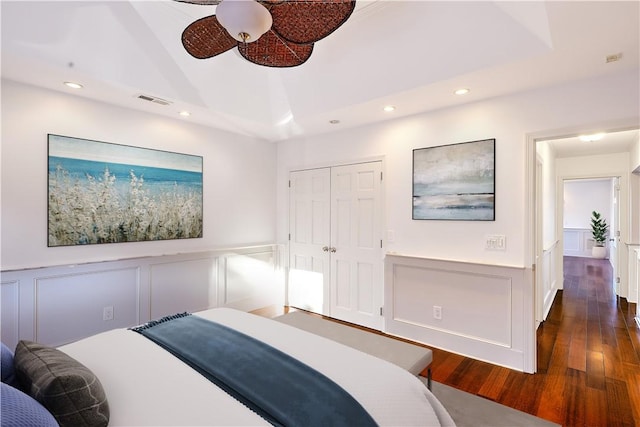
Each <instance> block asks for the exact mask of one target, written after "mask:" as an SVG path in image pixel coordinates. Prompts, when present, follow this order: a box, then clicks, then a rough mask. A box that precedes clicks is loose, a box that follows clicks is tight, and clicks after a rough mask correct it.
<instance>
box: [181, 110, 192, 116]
mask: <svg viewBox="0 0 640 427" xmlns="http://www.w3.org/2000/svg"><path fill="white" fill-rule="evenodd" d="M179 114H180V115H181V116H182V117H189V116H190V115H191V113H190V112H188V111H180V113H179Z"/></svg>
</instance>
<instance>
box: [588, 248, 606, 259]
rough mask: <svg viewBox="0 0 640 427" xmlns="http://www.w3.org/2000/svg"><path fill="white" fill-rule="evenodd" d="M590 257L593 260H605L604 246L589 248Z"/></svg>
mask: <svg viewBox="0 0 640 427" xmlns="http://www.w3.org/2000/svg"><path fill="white" fill-rule="evenodd" d="M591 256H592V257H593V258H600V259H603V258H606V257H607V247H606V246H594V247H593V248H591Z"/></svg>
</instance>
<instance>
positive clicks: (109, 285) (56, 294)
mask: <svg viewBox="0 0 640 427" xmlns="http://www.w3.org/2000/svg"><path fill="white" fill-rule="evenodd" d="M138 286H139V282H138V268H136V267H132V268H125V269H118V270H105V271H97V272H93V273H80V274H76V273H70V274H65V275H60V276H53V277H41V278H38V279H36V281H35V287H36V290H35V293H36V301H35V302H36V334H35V341H38V342H43V343H48V344H51V345H62V344H66V343H69V342H72V341H75V340H77V339H80V338H83V337H86V336H87V335H92V334H96V333H98V332H102V331H104V330H105V329H113V328H124V327H127V326H131V325H135V324H136V323H138V299H137V295H138ZM105 310H107V311H111V313H112V316H111V318H110V319H105V317H104V315H105ZM78 319H82V321H79V320H78Z"/></svg>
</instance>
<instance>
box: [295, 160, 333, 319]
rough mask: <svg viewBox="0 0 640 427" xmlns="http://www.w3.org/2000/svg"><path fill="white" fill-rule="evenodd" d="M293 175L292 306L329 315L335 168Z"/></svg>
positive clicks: (299, 172)
mask: <svg viewBox="0 0 640 427" xmlns="http://www.w3.org/2000/svg"><path fill="white" fill-rule="evenodd" d="M289 178H290V181H289V187H290V188H289V233H290V234H289V282H288V301H289V305H291V306H293V307H298V308H302V309H304V310H309V311H313V312H316V313H320V314H325V315H329V280H330V275H329V258H330V252H329V246H330V238H331V233H330V228H329V227H330V213H331V210H330V196H331V170H330V169H329V168H325V169H311V170H304V171H295V172H291V174H290V176H289Z"/></svg>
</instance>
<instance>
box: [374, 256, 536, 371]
mask: <svg viewBox="0 0 640 427" xmlns="http://www.w3.org/2000/svg"><path fill="white" fill-rule="evenodd" d="M528 283H530V281H529V280H528V278H527V272H526V270H525V269H524V268H518V267H507V266H497V265H488V264H474V263H466V262H458V261H445V260H436V259H428V258H419V257H410V256H402V255H387V257H386V263H385V313H384V317H385V332H386V333H389V334H392V335H396V336H400V337H403V338H407V339H410V340H414V341H418V342H421V343H424V344H427V345H432V346H434V347H437V348H441V349H443V350H447V351H451V352H454V353H458V354H464V355H467V356H469V357H473V358H475V359H479V360H484V361H487V362H490V363H493V364H497V365H501V366H507V367H509V368H512V369H517V370H520V371H524V372H533V371H534V370H535V363H534V362H535V328H534V321H533V318H534V312H533V301H534V299H533V289H532V287H531V286H528ZM436 311H440V313H441V319H437V318H436Z"/></svg>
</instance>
